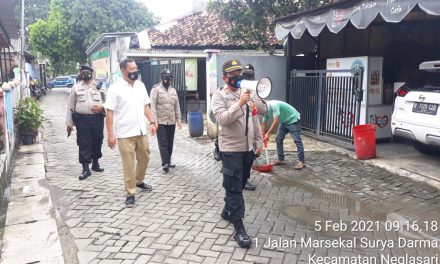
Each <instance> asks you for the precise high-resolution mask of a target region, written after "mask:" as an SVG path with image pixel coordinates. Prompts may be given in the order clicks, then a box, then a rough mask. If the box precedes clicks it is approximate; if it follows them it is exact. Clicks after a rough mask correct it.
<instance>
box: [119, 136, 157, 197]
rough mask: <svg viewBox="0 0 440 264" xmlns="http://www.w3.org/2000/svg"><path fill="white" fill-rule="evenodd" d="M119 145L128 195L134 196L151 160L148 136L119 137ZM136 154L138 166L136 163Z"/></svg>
mask: <svg viewBox="0 0 440 264" xmlns="http://www.w3.org/2000/svg"><path fill="white" fill-rule="evenodd" d="M118 146H119V153H120V154H121V159H122V169H123V171H124V182H125V191H126V192H127V196H134V195H135V194H136V184H137V183H141V182H142V181H143V180H144V178H145V173H146V171H147V167H148V162H149V160H150V146H149V143H148V136H147V135H144V136H135V137H129V138H118ZM135 156H136V160H137V164H136V166H135V164H134V159H135Z"/></svg>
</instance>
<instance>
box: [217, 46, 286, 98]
mask: <svg viewBox="0 0 440 264" xmlns="http://www.w3.org/2000/svg"><path fill="white" fill-rule="evenodd" d="M232 59H237V60H239V61H240V63H241V64H242V66H243V67H244V66H245V65H246V64H252V65H254V68H255V79H259V78H262V77H269V78H270V79H271V80H272V93H271V94H270V96H269V98H268V99H274V100H281V101H285V100H286V80H287V78H286V61H287V59H286V57H285V56H251V55H240V54H239V53H237V54H222V53H220V54H219V55H218V58H217V72H218V76H217V85H218V87H221V86H223V85H224V81H223V80H222V79H221V77H222V65H223V63H224V62H225V61H227V60H232Z"/></svg>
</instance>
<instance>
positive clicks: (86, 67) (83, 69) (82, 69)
mask: <svg viewBox="0 0 440 264" xmlns="http://www.w3.org/2000/svg"><path fill="white" fill-rule="evenodd" d="M80 71H93V68H92V66H90V65H88V64H83V65H81V68H80Z"/></svg>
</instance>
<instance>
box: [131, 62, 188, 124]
mask: <svg viewBox="0 0 440 264" xmlns="http://www.w3.org/2000/svg"><path fill="white" fill-rule="evenodd" d="M136 63H137V65H139V71H140V73H141V80H142V82H143V83H144V84H145V86H146V87H147V91H148V94H150V93H151V88H153V86H154V85H156V84H157V83H160V82H161V79H160V71H161V70H163V69H169V70H170V71H171V72H172V74H173V77H174V79H173V83H172V86H173V87H174V88H175V89H176V91H177V95H178V96H179V104H180V112H181V114H182V121H183V122H185V121H186V100H185V99H186V82H185V60H182V59H167V60H148V61H137V62H136Z"/></svg>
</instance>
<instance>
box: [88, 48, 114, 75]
mask: <svg viewBox="0 0 440 264" xmlns="http://www.w3.org/2000/svg"><path fill="white" fill-rule="evenodd" d="M90 59H91V60H92V67H93V69H94V70H95V73H96V76H95V77H96V79H98V80H107V79H108V67H109V52H108V50H107V49H105V50H100V51H97V52H94V53H92V55H91V56H90Z"/></svg>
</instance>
